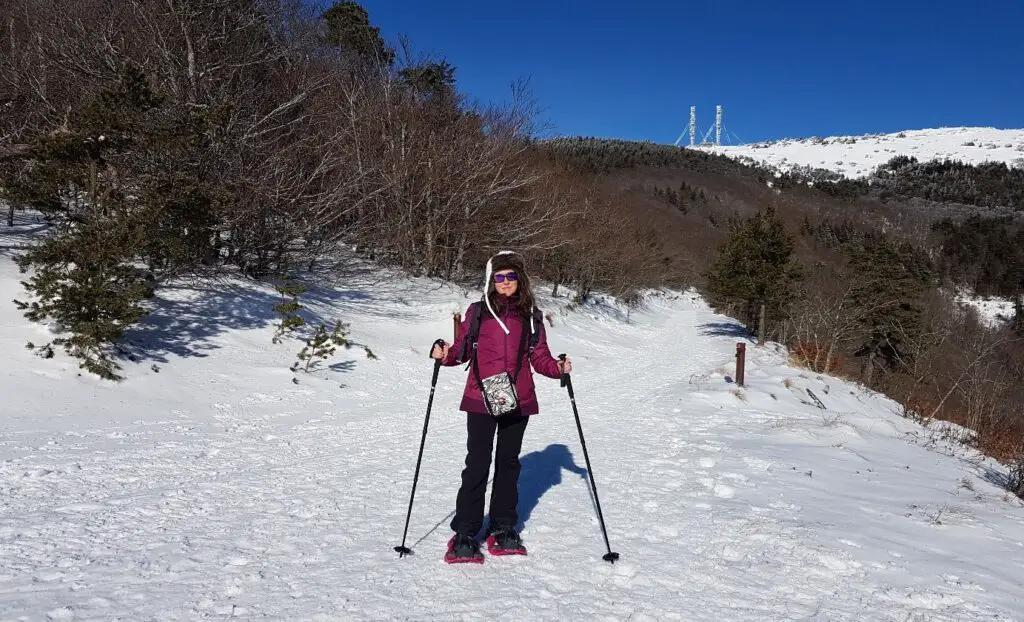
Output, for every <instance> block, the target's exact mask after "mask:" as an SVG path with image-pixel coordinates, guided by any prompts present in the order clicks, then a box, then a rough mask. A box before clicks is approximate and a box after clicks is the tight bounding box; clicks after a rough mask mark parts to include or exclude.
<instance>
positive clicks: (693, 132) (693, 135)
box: [690, 106, 697, 147]
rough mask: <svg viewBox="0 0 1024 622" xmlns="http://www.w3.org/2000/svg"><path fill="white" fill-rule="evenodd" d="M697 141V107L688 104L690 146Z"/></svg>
mask: <svg viewBox="0 0 1024 622" xmlns="http://www.w3.org/2000/svg"><path fill="white" fill-rule="evenodd" d="M696 142H697V107H696V106H690V146H691V147H692V146H693V145H694V144H696Z"/></svg>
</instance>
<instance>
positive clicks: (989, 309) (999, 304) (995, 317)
mask: <svg viewBox="0 0 1024 622" xmlns="http://www.w3.org/2000/svg"><path fill="white" fill-rule="evenodd" d="M956 301H957V302H958V303H960V304H961V305H963V306H965V307H971V308H973V309H975V310H976V311H977V312H978V318H979V319H980V320H981V321H982V322H984V323H985V325H987V326H991V327H993V328H995V327H999V326H1003V325H1005V324H1007V323H1009V322H1012V321H1013V316H1014V314H1015V313H1016V311H1015V310H1014V306H1013V301H1012V300H1007V299H1006V298H980V297H978V296H971V295H969V294H966V293H964V294H961V295H959V296H957V298H956Z"/></svg>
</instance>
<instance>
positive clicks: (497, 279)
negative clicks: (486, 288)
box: [494, 272, 519, 283]
mask: <svg viewBox="0 0 1024 622" xmlns="http://www.w3.org/2000/svg"><path fill="white" fill-rule="evenodd" d="M506 279H508V280H509V281H510V282H512V281H517V280H519V277H518V276H516V273H515V272H509V273H508V274H495V275H494V282H495V283H504V282H505V280H506Z"/></svg>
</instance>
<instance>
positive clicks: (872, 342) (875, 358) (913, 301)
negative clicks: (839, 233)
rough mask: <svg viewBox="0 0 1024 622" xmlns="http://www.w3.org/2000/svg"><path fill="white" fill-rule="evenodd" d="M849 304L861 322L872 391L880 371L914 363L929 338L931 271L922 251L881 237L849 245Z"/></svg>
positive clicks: (866, 377) (860, 352)
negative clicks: (927, 307) (927, 301)
mask: <svg viewBox="0 0 1024 622" xmlns="http://www.w3.org/2000/svg"><path fill="white" fill-rule="evenodd" d="M850 267H851V268H852V270H853V275H852V276H853V279H854V287H853V290H852V292H851V298H852V302H853V305H854V308H855V309H856V310H857V312H858V317H859V318H860V321H859V324H860V333H861V338H860V339H861V341H860V347H859V348H858V349H857V351H856V353H855V354H856V355H857V356H859V357H863V358H864V369H863V373H862V376H863V378H864V382H865V384H868V385H870V384H871V382H872V380H873V379H874V374H875V372H876V371H878V370H893V369H897V368H899V367H900V366H901V365H906V364H908V363H909V362H911V361H912V360H913V352H914V351H915V347H914V346H915V344H917V343H918V342H919V341H920V339H922V338H923V336H924V332H925V329H926V327H925V323H924V310H923V305H924V303H923V296H924V294H925V293H926V291H927V289H928V285H929V282H930V279H931V269H930V266H929V263H928V260H927V257H926V256H924V255H923V253H922V251H920V250H917V249H915V248H913V247H912V246H911V245H909V244H906V243H902V244H900V243H893V242H889V241H887V240H885V239H884V238H882V237H881V236H879V235H869V236H865V238H864V241H863V243H861V244H858V245H851V247H850Z"/></svg>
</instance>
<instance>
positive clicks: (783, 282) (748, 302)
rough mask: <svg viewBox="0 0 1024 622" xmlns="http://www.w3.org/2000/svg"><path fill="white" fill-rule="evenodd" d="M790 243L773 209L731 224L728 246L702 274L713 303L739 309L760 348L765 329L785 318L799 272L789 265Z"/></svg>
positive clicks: (788, 236)
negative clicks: (770, 322) (713, 300)
mask: <svg viewBox="0 0 1024 622" xmlns="http://www.w3.org/2000/svg"><path fill="white" fill-rule="evenodd" d="M793 247H794V245H793V240H792V238H791V237H790V235H789V234H788V233H787V232H786V230H785V228H784V226H783V224H782V221H781V220H780V219H779V217H778V215H777V214H776V212H775V208H774V206H770V207H768V208H767V209H765V210H763V211H761V212H758V213H757V215H755V216H754V217H752V218H750V219H748V220H747V221H745V222H742V223H734V225H733V227H732V234H731V235H730V237H729V240H728V241H727V242H726V243H725V245H723V246H722V248H721V249H719V253H718V255H717V257H716V258H715V261H714V263H713V264H712V266H711V269H710V270H709V271H708V272H707V273H706V275H705V276H706V277H707V279H708V290H709V292H710V293H711V294H712V297H713V299H715V300H717V301H719V302H721V303H724V304H727V305H738V306H739V308H740V312H741V314H742V315H743V316H744V319H745V320H746V321H747V323H748V325H751V326H753V327H754V331H756V333H757V335H758V342H759V343H764V341H765V338H766V334H767V324H768V322H769V321H770V320H778V319H781V318H784V317H785V315H786V307H787V305H788V304H789V302H790V301H792V300H793V298H794V297H795V291H796V287H795V286H796V283H797V282H798V281H799V280H800V279H802V278H803V270H802V269H801V267H800V266H799V264H798V263H797V262H796V261H795V260H794V259H793V257H792V254H793Z"/></svg>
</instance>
